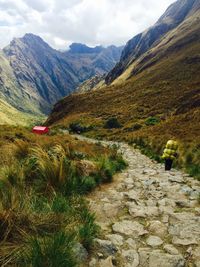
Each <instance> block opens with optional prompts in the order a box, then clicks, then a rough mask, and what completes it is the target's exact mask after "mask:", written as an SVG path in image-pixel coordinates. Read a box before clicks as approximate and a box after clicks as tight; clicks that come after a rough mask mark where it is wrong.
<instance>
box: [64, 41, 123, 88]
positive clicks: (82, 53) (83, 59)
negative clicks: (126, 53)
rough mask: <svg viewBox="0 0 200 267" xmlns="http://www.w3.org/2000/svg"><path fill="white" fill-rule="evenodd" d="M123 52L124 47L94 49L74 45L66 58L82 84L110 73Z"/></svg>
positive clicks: (98, 47) (97, 47) (99, 47)
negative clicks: (96, 76) (94, 77)
mask: <svg viewBox="0 0 200 267" xmlns="http://www.w3.org/2000/svg"><path fill="white" fill-rule="evenodd" d="M122 50H123V46H121V47H116V46H114V45H112V46H109V47H107V48H104V47H102V46H96V47H94V48H92V47H88V46H86V45H84V44H78V43H73V44H72V45H71V46H70V49H69V50H68V51H67V52H66V53H65V56H66V58H67V60H68V62H70V64H71V65H72V66H73V68H74V70H75V72H76V73H77V76H78V77H79V78H80V82H81V83H82V82H83V81H85V80H88V79H90V78H91V77H93V76H95V75H103V74H105V73H108V72H109V71H110V70H111V69H112V68H113V67H114V66H115V65H116V63H117V62H118V61H119V59H120V56H121V52H122Z"/></svg>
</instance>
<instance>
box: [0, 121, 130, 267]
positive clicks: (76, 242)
mask: <svg viewBox="0 0 200 267" xmlns="http://www.w3.org/2000/svg"><path fill="white" fill-rule="evenodd" d="M0 150H1V154H0V265H1V266H33V267H46V266H52V267H56V266H59V267H61V266H68V267H69V266H70V267H73V266H79V263H80V262H79V257H78V256H79V254H80V251H79V249H78V247H80V245H81V246H83V247H84V248H85V249H86V250H87V251H88V252H89V251H90V249H91V247H92V243H93V239H94V238H95V237H96V236H97V234H98V231H99V228H98V226H97V225H96V224H95V216H94V214H91V213H90V211H89V209H88V206H87V202H86V201H85V199H84V195H85V194H87V193H89V192H90V191H91V190H93V189H94V188H95V187H96V186H98V185H99V184H100V183H102V182H111V181H112V176H113V174H114V173H115V172H117V171H120V170H121V169H123V168H124V167H125V166H126V163H125V162H124V161H123V159H122V157H121V155H119V154H118V153H117V151H116V149H115V148H114V147H112V148H105V147H103V146H101V145H100V144H99V143H97V144H87V143H85V142H80V141H78V140H75V139H73V138H72V137H70V136H69V135H66V134H65V135H64V134H62V133H60V134H59V133H53V131H52V133H51V135H48V136H37V135H34V134H32V133H30V131H29V130H28V129H25V128H23V127H21V128H20V127H10V126H3V127H1V129H0Z"/></svg>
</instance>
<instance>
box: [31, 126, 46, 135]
mask: <svg viewBox="0 0 200 267" xmlns="http://www.w3.org/2000/svg"><path fill="white" fill-rule="evenodd" d="M32 132H33V133H36V134H46V133H48V132H49V128H48V127H45V126H35V127H33V129H32Z"/></svg>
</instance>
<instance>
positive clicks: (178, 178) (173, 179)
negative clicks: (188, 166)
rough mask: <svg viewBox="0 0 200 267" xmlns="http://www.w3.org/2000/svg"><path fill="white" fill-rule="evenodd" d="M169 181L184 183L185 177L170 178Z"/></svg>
mask: <svg viewBox="0 0 200 267" xmlns="http://www.w3.org/2000/svg"><path fill="white" fill-rule="evenodd" d="M169 181H170V182H175V183H184V180H183V177H179V176H173V177H170V178H169Z"/></svg>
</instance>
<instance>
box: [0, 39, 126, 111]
mask: <svg viewBox="0 0 200 267" xmlns="http://www.w3.org/2000/svg"><path fill="white" fill-rule="evenodd" d="M75 46H76V49H75ZM81 47H84V49H85V51H84V49H83V50H82V51H81V49H80V48H81ZM121 50H122V47H120V48H117V47H114V46H112V47H108V48H103V47H96V48H89V47H87V46H85V45H82V44H77V45H75V44H74V45H72V47H71V49H70V50H69V51H68V52H60V51H57V50H55V49H53V48H51V47H50V46H49V45H48V44H47V43H45V42H44V41H43V40H42V39H41V38H40V37H38V36H35V35H33V34H26V35H25V36H24V37H23V38H19V39H14V40H13V41H12V42H11V43H10V45H8V46H7V47H6V48H4V49H3V51H1V52H0V97H1V98H2V99H4V101H7V102H8V103H9V104H10V105H12V106H14V107H15V108H17V109H18V110H21V111H23V112H28V113H32V114H41V113H45V114H47V113H49V111H50V110H51V108H52V105H53V104H54V103H55V102H56V101H58V100H59V99H61V98H62V97H64V96H66V95H68V94H70V93H71V92H73V91H74V90H75V88H76V87H77V86H78V85H79V84H80V83H81V82H83V81H84V80H86V79H89V78H91V77H92V76H93V75H95V74H97V73H98V74H103V73H105V72H108V71H109V70H110V69H111V68H112V67H113V66H114V65H115V64H116V62H117V61H118V60H119V58H120V53H121Z"/></svg>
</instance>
